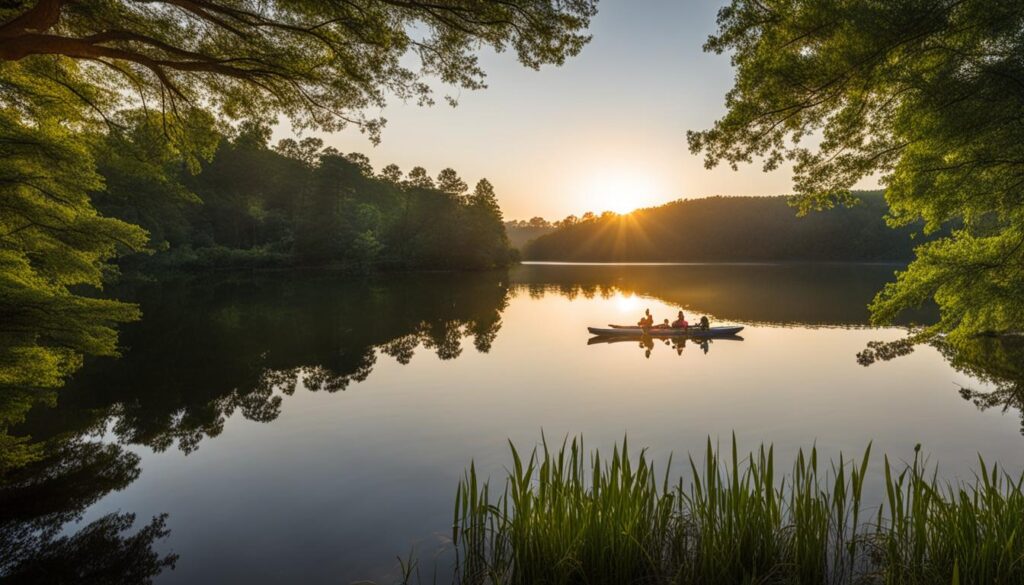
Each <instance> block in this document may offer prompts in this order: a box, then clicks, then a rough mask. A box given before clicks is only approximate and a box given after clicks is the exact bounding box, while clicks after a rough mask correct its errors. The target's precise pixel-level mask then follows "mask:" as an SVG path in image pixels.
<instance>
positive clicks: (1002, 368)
mask: <svg viewBox="0 0 1024 585" xmlns="http://www.w3.org/2000/svg"><path fill="white" fill-rule="evenodd" d="M937 347H938V349H939V351H940V352H941V353H942V355H943V357H945V358H946V360H947V361H949V363H950V365H952V366H953V367H954V368H956V369H957V370H958V371H960V372H963V373H965V374H967V375H969V376H971V377H972V378H975V379H976V380H978V381H979V382H981V383H984V384H988V385H990V386H992V389H989V390H978V389H975V388H969V387H961V388H960V395H961V396H963V397H964V399H965V400H969V401H971V402H973V403H974V405H975V406H977V407H978V408H979V409H980V410H987V409H990V408H999V409H1002V411H1003V412H1006V411H1007V410H1011V409H1012V410H1015V411H1017V412H1020V413H1022V414H1021V434H1024V338H1021V337H1009V338H1003V339H999V338H980V339H975V340H973V341H971V342H968V343H964V344H959V345H958V346H957V347H953V346H951V345H949V344H945V343H939V344H937Z"/></svg>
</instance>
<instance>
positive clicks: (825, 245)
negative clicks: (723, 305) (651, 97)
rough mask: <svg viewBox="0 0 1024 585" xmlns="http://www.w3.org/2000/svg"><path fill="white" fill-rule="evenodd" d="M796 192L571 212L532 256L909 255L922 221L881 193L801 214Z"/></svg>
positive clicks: (731, 258)
mask: <svg viewBox="0 0 1024 585" xmlns="http://www.w3.org/2000/svg"><path fill="white" fill-rule="evenodd" d="M789 201H790V200H789V198H787V197H784V196H778V197H707V198H703V199H691V200H680V201H674V202H672V203H667V204H665V205H662V206H659V207H652V208H648V209H641V210H637V211H634V212H633V213H630V214H628V215H618V214H615V213H611V212H607V213H603V214H601V215H595V214H585V215H584V216H583V217H581V218H576V217H575V216H569V217H568V218H566V219H565V220H562V221H561V222H558V227H557V229H555V230H554V231H552V232H551V233H549V234H547V235H542V236H540V237H538V238H537V239H535V240H533V241H532V242H530V243H528V244H527V245H526V246H525V248H524V249H523V257H524V258H525V259H527V260H566V261H585V262H750V261H799V260H805V261H841V262H849V261H860V262H863V261H868V262H890V261H909V260H910V259H912V258H913V251H914V245H915V244H916V243H919V242H917V241H916V239H915V238H914V237H913V236H914V235H915V233H916V232H917V231H919V230H920V226H914V225H908V226H904V227H901V228H898V229H892V228H891V227H889V226H888V225H887V224H886V214H887V212H888V206H887V205H886V202H885V199H884V197H883V196H882V193H881V192H877V191H870V192H860V193H856V194H855V204H854V205H851V206H849V207H838V208H835V209H831V210H828V211H822V212H820V213H815V214H810V215H807V216H804V217H798V216H797V215H796V213H795V212H794V210H793V208H792V207H791V206H790V205H789Z"/></svg>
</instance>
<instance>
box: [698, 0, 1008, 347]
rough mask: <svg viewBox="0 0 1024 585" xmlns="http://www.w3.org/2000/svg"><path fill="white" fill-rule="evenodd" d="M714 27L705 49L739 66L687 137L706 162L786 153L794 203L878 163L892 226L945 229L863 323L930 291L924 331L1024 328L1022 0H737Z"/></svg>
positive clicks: (827, 198)
mask: <svg viewBox="0 0 1024 585" xmlns="http://www.w3.org/2000/svg"><path fill="white" fill-rule="evenodd" d="M718 26H719V29H718V32H717V33H716V34H715V35H713V36H712V37H710V38H709V40H708V42H707V44H706V45H705V50H708V51H713V52H716V53H725V52H728V53H730V55H731V58H732V63H733V65H734V67H735V68H736V77H735V85H734V86H733V88H732V89H731V90H730V91H729V93H728V94H727V96H726V105H727V107H728V112H727V113H726V114H725V116H724V117H723V118H721V119H720V120H718V121H717V122H716V123H715V125H714V127H713V128H711V129H710V130H705V131H702V132H690V133H689V134H688V138H689V143H690V149H691V150H692V151H693V152H694V153H698V152H704V153H705V156H706V158H705V164H706V166H708V167H712V166H714V165H716V164H718V163H719V162H720V161H724V162H726V163H728V164H730V165H731V166H733V167H734V168H735V167H736V166H737V165H738V164H740V163H748V162H751V161H752V160H753V158H754V157H763V158H764V168H765V169H766V170H771V169H774V168H776V167H778V166H779V165H780V164H781V163H782V162H783V161H785V160H791V161H793V163H794V174H795V186H796V191H797V197H796V203H797V205H798V206H799V208H800V210H801V211H802V212H806V211H808V210H812V209H821V208H827V207H831V206H833V205H835V204H837V203H847V202H849V201H850V194H849V191H850V188H851V187H852V186H853V185H854V184H855V182H856V181H858V180H860V179H861V178H863V177H866V176H868V175H871V174H873V173H877V174H878V175H879V176H881V178H882V182H883V183H884V184H885V185H886V187H887V190H886V198H887V200H888V202H889V206H890V214H889V222H890V223H891V224H892V225H896V226H900V225H909V224H911V223H912V222H915V221H923V222H924V226H925V228H924V229H925V231H926V232H929V233H931V232H935V231H936V230H938V229H939V228H940V227H943V226H948V227H951V228H952V229H953V231H952V234H951V235H950V236H949V237H942V238H938V239H936V240H934V241H931V242H928V243H926V244H923V245H921V246H920V247H919V248H918V249H917V251H916V256H917V259H916V260H915V261H914V262H913V263H911V264H910V266H909V267H908V268H907V269H906V270H905V271H903V272H901V273H900V274H899V276H898V278H897V280H896V282H895V283H892V284H890V285H888V286H886V287H885V289H884V290H883V291H881V292H880V294H879V295H878V296H877V297H876V298H875V301H874V302H873V304H872V306H871V309H872V315H873V320H874V321H875V322H877V323H885V322H889V321H891V320H892V319H893V318H894V317H895V316H896V315H897V314H898V313H899V312H901V311H902V310H903V309H905V308H908V307H912V306H915V305H919V304H921V303H922V302H924V301H926V300H928V299H934V300H935V301H936V302H937V303H938V305H939V308H940V315H941V316H940V319H939V321H938V322H937V323H935V324H933V325H932V326H930V327H928V328H927V329H925V330H924V331H923V332H922V334H921V335H922V337H921V339H923V338H926V337H928V336H930V335H934V334H938V333H950V337H951V339H952V340H953V341H956V340H962V339H964V338H966V337H969V336H971V335H973V334H976V333H980V332H988V331H992V332H1004V331H1007V330H1013V329H1019V328H1020V323H1021V322H1022V319H1024V181H1022V180H1021V177H1022V176H1024V123H1022V121H1021V116H1020V112H1021V111H1024V91H1022V87H1024V81H1022V80H1024V60H1022V59H1021V57H1020V56H1021V54H1024V34H1022V31H1024V4H1021V3H1020V2H1013V1H1007V0H965V1H952V0H943V1H939V2H920V3H903V2H899V3H893V2H872V1H868V0H854V1H852V2H843V3H835V2H830V1H828V0H800V1H797V2H791V1H783V0H765V1H752V0H733V1H732V2H731V3H730V4H729V5H728V6H727V7H725V8H723V9H722V10H721V11H720V12H719V14H718ZM809 136H818V137H820V142H819V143H818V144H817V146H814V147H812V146H804V145H803V143H802V142H800V140H801V139H803V138H807V137H809ZM815 142H818V141H815Z"/></svg>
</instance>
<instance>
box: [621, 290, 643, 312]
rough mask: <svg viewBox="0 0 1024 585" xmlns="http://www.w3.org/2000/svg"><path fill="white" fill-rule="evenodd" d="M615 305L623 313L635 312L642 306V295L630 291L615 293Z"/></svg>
mask: <svg viewBox="0 0 1024 585" xmlns="http://www.w3.org/2000/svg"><path fill="white" fill-rule="evenodd" d="M615 307H616V308H617V309H618V310H619V311H620V312H622V313H635V312H636V311H637V310H639V308H640V297H638V296H636V295H634V294H633V293H629V294H627V295H624V294H622V293H618V294H617V295H615Z"/></svg>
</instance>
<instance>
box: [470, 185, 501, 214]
mask: <svg viewBox="0 0 1024 585" xmlns="http://www.w3.org/2000/svg"><path fill="white" fill-rule="evenodd" d="M469 204H470V205H472V206H473V207H476V208H479V209H482V210H484V211H486V212H487V213H489V214H490V215H492V216H493V217H494V218H496V219H497V220H498V221H499V222H500V221H501V206H500V205H498V196H497V195H495V194H494V185H492V184H491V182H490V181H488V180H487V179H480V180H479V181H477V183H476V186H475V187H473V194H472V195H470V196H469Z"/></svg>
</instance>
